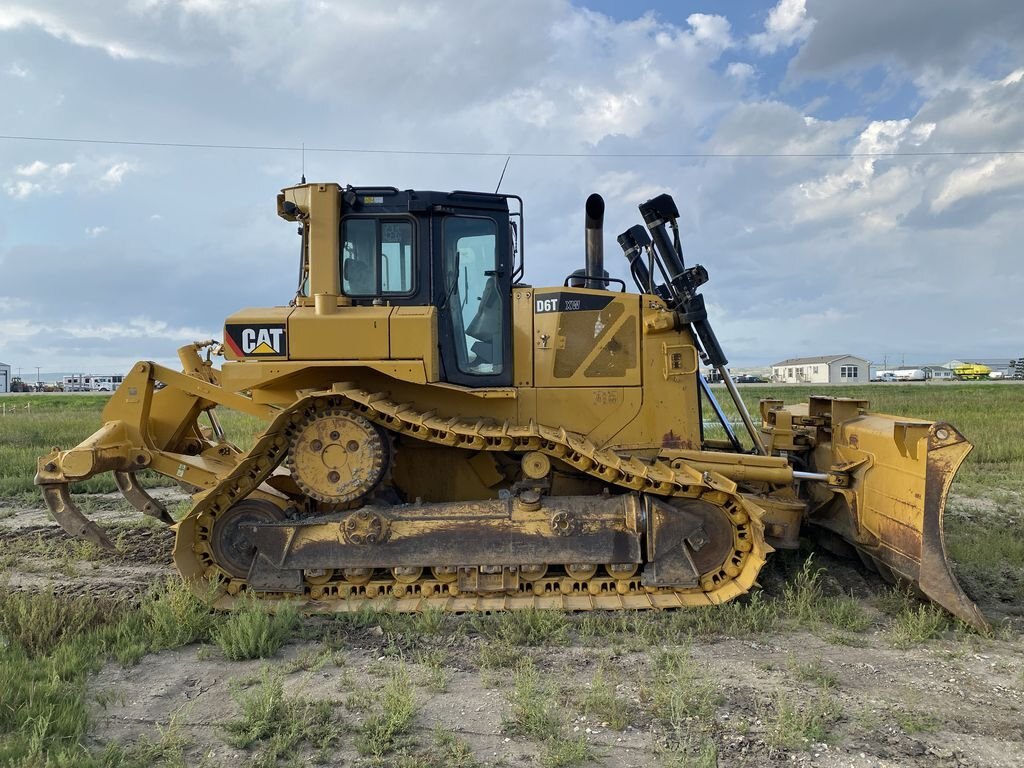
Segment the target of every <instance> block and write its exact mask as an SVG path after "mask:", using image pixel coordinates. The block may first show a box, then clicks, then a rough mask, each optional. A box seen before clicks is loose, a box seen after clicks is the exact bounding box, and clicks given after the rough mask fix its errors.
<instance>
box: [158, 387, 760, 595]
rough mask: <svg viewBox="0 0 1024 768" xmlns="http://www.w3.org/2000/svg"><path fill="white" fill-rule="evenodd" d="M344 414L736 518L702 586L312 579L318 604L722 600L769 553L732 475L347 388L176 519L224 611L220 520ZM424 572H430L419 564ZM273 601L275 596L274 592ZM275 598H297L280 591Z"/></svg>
mask: <svg viewBox="0 0 1024 768" xmlns="http://www.w3.org/2000/svg"><path fill="white" fill-rule="evenodd" d="M330 409H349V410H352V411H353V412H355V413H358V414H360V415H362V416H363V417H365V418H366V419H368V420H369V421H371V422H373V423H375V424H378V425H380V426H381V427H383V428H384V429H386V430H388V431H390V432H393V433H395V434H400V435H408V436H410V437H414V438H416V439H418V440H422V441H425V442H430V443H434V444H437V445H444V446H450V447H454V448H463V449H466V450H470V451H502V452H512V453H525V452H528V451H538V452H541V453H543V454H546V455H548V456H551V457H553V458H557V459H560V460H561V461H563V462H565V463H567V464H569V465H571V466H572V467H574V468H575V469H577V470H578V471H580V472H582V473H585V474H587V475H590V476H591V477H594V478H597V479H599V480H601V481H603V482H605V483H607V484H609V485H614V486H617V487H619V488H622V489H626V490H632V491H638V492H642V493H649V494H653V495H656V496H661V497H681V498H691V499H693V498H701V499H702V500H704V501H708V502H710V503H712V504H715V505H717V506H719V507H720V508H722V509H723V510H724V511H725V513H726V514H727V515H728V517H729V520H730V522H731V524H732V531H733V542H732V544H733V546H732V553H731V555H730V556H729V557H728V558H727V559H726V562H725V563H724V564H723V566H722V567H721V568H720V569H719V570H718V571H716V572H713V573H710V574H705V575H704V577H703V578H702V580H701V584H700V586H699V587H694V588H688V589H667V588H660V587H659V588H654V587H645V586H642V585H641V583H640V578H639V576H633V577H630V578H625V579H622V578H614V577H612V576H611V575H610V574H605V573H604V572H600V573H599V574H595V575H594V576H592V577H590V578H586V579H577V578H573V577H571V576H569V575H568V574H566V575H559V574H555V575H553V576H550V577H548V576H545V577H541V578H537V579H535V580H532V581H529V582H527V583H524V584H522V585H521V587H520V590H519V592H518V593H515V594H500V595H492V594H487V595H481V594H459V593H458V590H457V588H456V587H455V585H454V584H453V583H451V582H450V581H447V580H439V579H436V578H431V577H430V576H429V575H428V576H425V577H422V578H420V579H417V580H416V581H414V582H412V583H402V582H400V581H398V580H395V579H381V578H377V577H374V578H370V579H365V578H362V579H357V580H354V581H350V580H346V579H344V578H343V577H341V575H340V574H339V575H338V577H337V578H327V579H323V578H317V579H315V581H316V582H317V583H315V584H309V585H307V588H306V596H307V598H308V600H309V601H310V603H309V606H308V607H309V608H310V609H311V610H319V611H351V610H358V609H359V608H361V607H363V606H365V605H366V604H368V603H370V604H373V605H379V606H382V607H383V606H389V605H390V606H392V607H395V608H397V609H398V610H402V611H415V610H421V609H423V608H425V607H428V606H431V605H433V606H436V607H439V608H442V609H446V610H453V611H470V610H499V609H516V608H530V607H551V608H561V609H568V610H589V609H601V608H611V609H615V608H628V609H638V608H668V607H683V606H697V605H709V604H717V603H723V602H726V601H728V600H731V599H733V598H735V597H737V596H739V595H741V594H743V593H745V592H747V591H748V590H750V589H751V588H752V587H753V585H754V583H755V580H756V578H757V574H758V572H759V571H760V569H761V566H762V565H763V564H764V560H765V556H766V555H767V554H768V552H770V551H771V548H770V547H769V546H768V545H767V544H766V542H765V540H764V530H763V524H762V522H761V510H760V509H759V508H758V507H757V506H756V505H754V504H752V503H751V502H750V501H749V500H747V499H745V498H743V497H742V496H740V495H739V494H738V493H737V490H736V485H735V484H734V483H733V482H732V481H730V480H728V479H727V478H724V477H721V476H717V475H714V474H713V473H708V472H703V473H702V472H699V471H697V470H694V469H693V468H691V467H688V466H686V465H682V464H680V463H679V462H678V461H674V462H673V463H672V464H669V462H667V461H665V460H661V459H653V460H641V459H639V458H637V457H622V456H620V455H618V454H617V453H615V452H614V451H610V450H607V449H601V448H598V447H597V446H595V445H594V444H593V443H591V442H590V441H589V440H588V439H587V438H585V437H583V436H581V435H579V434H576V433H573V432H568V431H567V430H565V429H563V428H552V427H547V426H544V425H538V424H536V423H534V422H533V421H531V422H530V423H529V424H525V425H524V424H513V423H511V422H508V421H505V422H503V423H496V422H494V421H492V420H488V419H477V420H470V419H464V418H445V417H441V416H438V415H437V414H436V413H435V412H431V411H428V412H424V411H419V410H417V409H415V408H413V407H412V406H410V405H409V404H404V403H395V402H393V401H391V400H389V399H388V396H387V394H386V393H382V392H367V391H366V390H363V389H360V388H358V387H357V386H355V385H352V384H339V385H336V386H335V387H334V388H333V389H332V390H331V391H330V392H321V393H316V394H311V395H308V396H306V397H304V398H302V399H301V400H299V401H297V402H296V403H295V404H294V405H293V406H292V407H290V408H288V409H286V410H283V411H282V412H281V413H280V414H279V415H278V416H277V417H276V418H275V419H274V420H273V421H272V422H271V424H270V425H269V426H268V427H267V428H266V430H265V431H264V432H263V434H262V435H260V437H259V438H258V439H257V441H256V443H255V445H253V447H252V448H251V449H250V450H249V451H248V452H247V453H246V454H244V455H243V456H242V457H241V458H240V460H239V462H238V464H237V465H236V466H235V467H234V469H233V470H232V471H231V472H230V473H229V474H228V475H227V476H226V477H225V478H224V479H223V480H222V481H221V482H220V483H219V484H218V485H217V486H216V487H215V488H213V489H211V490H210V491H208V492H206V493H205V494H203V495H202V496H200V497H199V499H198V501H197V503H196V505H195V506H194V507H193V509H192V510H191V511H190V512H189V513H188V515H186V517H185V518H184V519H183V520H182V521H181V522H180V523H179V524H178V526H177V538H176V541H175V547H174V559H175V563H176V565H177V566H178V569H179V571H181V573H182V574H183V575H184V576H185V577H186V578H187V579H189V580H190V581H191V582H192V583H193V585H194V588H195V589H196V591H197V592H199V593H201V594H203V595H209V594H210V589H211V585H215V586H214V587H212V588H213V589H215V590H216V595H215V598H216V604H217V605H218V607H228V606H230V604H231V603H232V602H233V599H234V596H235V595H238V594H240V593H242V592H243V591H245V590H246V588H247V585H246V583H245V581H244V580H243V579H239V578H236V577H232V576H231V575H230V574H228V573H227V572H226V571H225V570H224V569H223V568H221V567H220V565H219V564H218V563H217V561H216V558H215V557H214V554H213V552H214V550H213V547H212V543H211V537H212V532H213V527H214V523H215V522H216V520H217V518H218V517H219V516H220V515H222V514H224V513H225V512H226V511H227V510H228V509H229V508H230V507H231V506H232V505H233V504H235V503H237V502H239V501H241V500H242V499H244V498H245V497H247V496H249V495H250V494H252V493H254V492H257V490H258V488H259V486H260V484H261V483H262V482H263V481H264V480H266V479H267V478H268V477H269V476H270V474H271V473H272V472H273V471H274V469H275V468H276V467H277V466H278V465H279V464H281V462H282V461H283V460H284V458H285V456H286V454H287V451H288V448H289V446H290V444H291V442H292V440H293V438H294V436H295V434H296V433H297V431H298V430H299V429H301V428H302V426H303V425H304V424H305V423H307V422H308V420H309V419H311V418H314V417H315V416H316V415H317V414H318V413H322V412H324V411H325V410H330ZM424 573H425V574H429V569H427V570H425V571H424ZM268 596H269V597H274V595H268ZM280 597H294V596H291V595H280Z"/></svg>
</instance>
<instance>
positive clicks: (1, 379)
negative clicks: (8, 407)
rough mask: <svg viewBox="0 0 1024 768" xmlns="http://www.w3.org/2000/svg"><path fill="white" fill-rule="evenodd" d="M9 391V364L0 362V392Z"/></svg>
mask: <svg viewBox="0 0 1024 768" xmlns="http://www.w3.org/2000/svg"><path fill="white" fill-rule="evenodd" d="M10 391H11V366H9V365H8V364H7V363H0V394H5V393H7V392H10Z"/></svg>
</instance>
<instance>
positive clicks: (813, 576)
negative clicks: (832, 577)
mask: <svg viewBox="0 0 1024 768" xmlns="http://www.w3.org/2000/svg"><path fill="white" fill-rule="evenodd" d="M821 600H822V591H821V569H820V568H818V567H816V566H815V565H814V558H813V557H808V558H807V560H806V561H804V564H803V567H802V568H801V569H800V573H798V574H797V575H796V578H794V579H793V580H792V581H790V582H788V583H787V584H786V586H785V588H784V589H783V592H782V610H783V612H784V613H785V614H786V616H787V617H788V618H789V619H791V620H792V621H793V622H795V623H796V624H797V626H802V627H812V628H813V627H816V626H818V623H819V622H820V620H821V610H820V604H821Z"/></svg>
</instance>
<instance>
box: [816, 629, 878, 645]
mask: <svg viewBox="0 0 1024 768" xmlns="http://www.w3.org/2000/svg"><path fill="white" fill-rule="evenodd" d="M824 639H825V641H826V642H829V643H831V644H832V645H845V646H847V647H848V648H867V647H868V641H867V640H865V639H864V638H863V637H858V636H857V635H848V634H846V633H845V632H826V633H825V634H824Z"/></svg>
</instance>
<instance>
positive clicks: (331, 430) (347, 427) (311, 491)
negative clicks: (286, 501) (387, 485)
mask: <svg viewBox="0 0 1024 768" xmlns="http://www.w3.org/2000/svg"><path fill="white" fill-rule="evenodd" d="M389 453H390V452H389V447H388V439H387V435H385V434H384V433H383V431H382V430H381V429H380V428H379V427H378V426H376V425H375V424H373V423H372V422H370V421H369V420H368V419H366V418H365V417H363V416H361V415H359V414H358V413H354V412H352V411H348V410H344V409H340V408H336V409H331V410H326V411H321V412H319V413H315V414H313V415H311V416H309V417H307V418H306V421H305V423H303V424H302V425H300V426H299V428H298V430H297V432H296V434H295V436H294V437H293V438H292V441H291V448H290V450H289V452H288V462H287V466H288V469H289V470H291V473H292V478H293V479H294V480H295V482H296V483H297V484H298V486H299V488H301V489H302V491H303V492H304V493H305V494H306V495H307V496H309V497H311V498H313V499H316V500H317V501H322V502H325V503H328V504H344V503H347V502H350V501H355V500H356V499H359V498H361V497H362V496H365V495H366V494H367V493H369V492H370V491H372V490H373V489H374V487H376V485H377V484H378V483H379V482H380V481H381V480H382V479H383V477H384V474H385V473H386V472H387V469H388V464H389V461H390V455H389Z"/></svg>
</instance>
